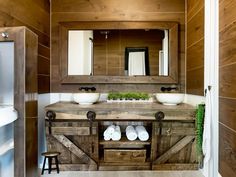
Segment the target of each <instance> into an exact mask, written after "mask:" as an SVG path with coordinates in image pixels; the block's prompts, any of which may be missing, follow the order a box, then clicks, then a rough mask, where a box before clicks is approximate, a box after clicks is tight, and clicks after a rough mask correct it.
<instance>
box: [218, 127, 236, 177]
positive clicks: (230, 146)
mask: <svg viewBox="0 0 236 177" xmlns="http://www.w3.org/2000/svg"><path fill="white" fill-rule="evenodd" d="M219 134H220V135H219V172H220V174H221V176H223V177H226V176H235V175H236V169H235V167H236V158H235V157H236V132H235V131H231V130H230V129H228V128H227V127H225V126H224V125H223V124H221V123H220V124H219Z"/></svg>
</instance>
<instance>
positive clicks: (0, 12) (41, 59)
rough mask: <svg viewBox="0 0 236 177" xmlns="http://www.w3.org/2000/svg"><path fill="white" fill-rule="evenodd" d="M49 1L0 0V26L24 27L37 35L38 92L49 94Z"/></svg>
mask: <svg viewBox="0 0 236 177" xmlns="http://www.w3.org/2000/svg"><path fill="white" fill-rule="evenodd" d="M49 9H50V4H49V0H24V1H17V0H11V1H5V0H0V26H1V27H13V26H26V27H28V28H29V29H30V30H32V31H33V32H34V33H36V34H37V35H38V41H39V44H38V86H39V87H38V92H39V93H48V92H50V16H49V11H50V10H49Z"/></svg>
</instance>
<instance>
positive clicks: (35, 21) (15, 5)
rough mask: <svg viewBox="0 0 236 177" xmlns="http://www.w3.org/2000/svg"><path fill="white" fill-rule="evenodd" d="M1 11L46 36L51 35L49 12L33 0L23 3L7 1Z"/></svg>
mask: <svg viewBox="0 0 236 177" xmlns="http://www.w3.org/2000/svg"><path fill="white" fill-rule="evenodd" d="M9 7H11V8H9ZM39 9H40V10H39ZM0 11H2V12H4V13H6V14H10V15H11V16H12V17H13V18H15V19H17V20H19V21H22V22H24V23H25V24H28V25H30V26H31V27H32V28H35V29H38V30H39V31H41V32H43V33H45V34H50V26H48V24H49V20H50V19H49V12H48V11H46V10H44V9H42V8H39V6H38V4H36V3H35V2H34V1H32V0H25V1H23V2H20V1H6V2H4V3H1V7H0Z"/></svg>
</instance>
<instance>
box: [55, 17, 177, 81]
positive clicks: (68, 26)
mask: <svg viewBox="0 0 236 177" xmlns="http://www.w3.org/2000/svg"><path fill="white" fill-rule="evenodd" d="M107 29H109V30H112V29H116V30H127V29H162V30H164V29H168V30H169V49H170V50H169V75H168V76H94V75H93V76H90V75H84V76H81V75H68V31H69V30H107ZM59 32H60V36H59V42H60V46H59V56H60V70H61V72H60V73H61V84H88V83H123V84H124V83H127V84H128V83H143V84H144V83H163V84H164V83H173V84H177V83H178V23H176V22H159V21H158V22H156V21H150V22H142V21H138V22H137V21H126V22H119V21H117V22H108V21H107V22H101V21H97V22H83V21H82V22H81V21H80V22H60V24H59Z"/></svg>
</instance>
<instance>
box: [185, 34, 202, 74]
mask: <svg viewBox="0 0 236 177" xmlns="http://www.w3.org/2000/svg"><path fill="white" fill-rule="evenodd" d="M203 66H204V39H202V40H200V41H199V42H197V43H196V44H194V45H192V46H191V47H189V48H187V70H192V69H196V68H199V67H203Z"/></svg>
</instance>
